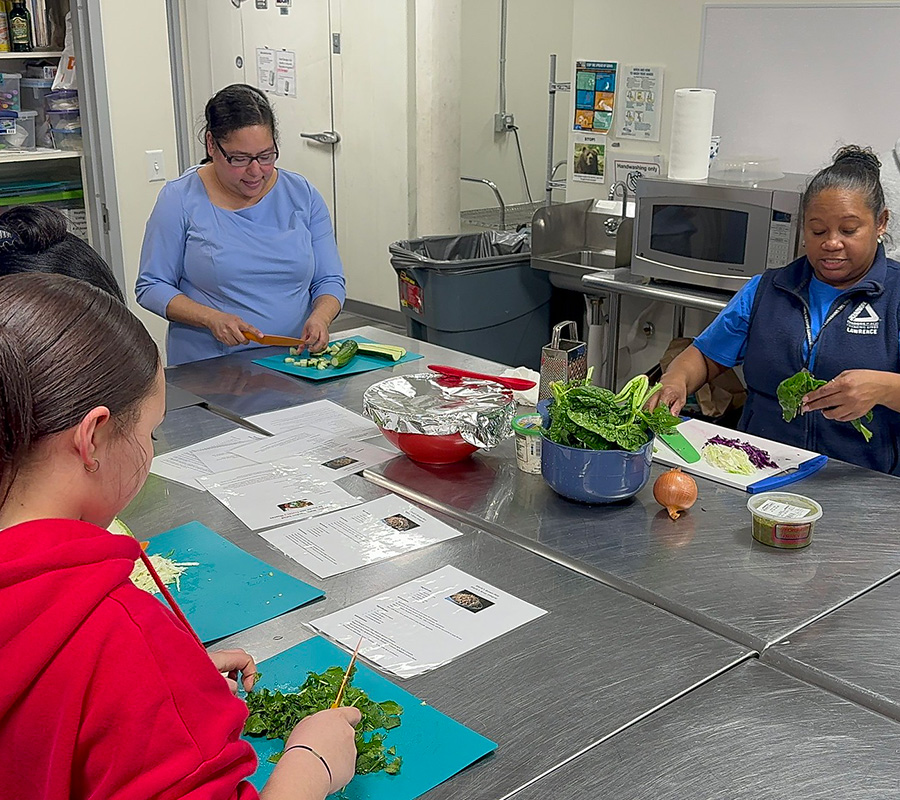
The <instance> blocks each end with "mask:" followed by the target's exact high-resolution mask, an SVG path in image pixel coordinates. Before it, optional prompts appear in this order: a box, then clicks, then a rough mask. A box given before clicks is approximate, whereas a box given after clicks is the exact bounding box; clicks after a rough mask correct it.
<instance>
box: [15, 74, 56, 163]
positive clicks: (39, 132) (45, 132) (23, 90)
mask: <svg viewBox="0 0 900 800" xmlns="http://www.w3.org/2000/svg"><path fill="white" fill-rule="evenodd" d="M52 88H53V81H52V80H40V79H38V78H22V84H21V87H20V95H21V99H22V110H23V111H36V112H37V117H36V118H35V121H34V129H35V137H36V139H37V146H38V147H53V137H52V136H51V135H50V123H49V121H48V120H47V108H46V106H45V104H44V98H45V97H46V96H47V95H48V94H49V93H50V90H51V89H52Z"/></svg>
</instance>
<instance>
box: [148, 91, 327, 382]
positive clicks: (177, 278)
mask: <svg viewBox="0 0 900 800" xmlns="http://www.w3.org/2000/svg"><path fill="white" fill-rule="evenodd" d="M204 139H205V142H206V153H207V158H206V159H204V163H203V164H202V165H201V166H199V167H193V168H191V169H189V170H188V171H187V172H185V174H184V175H182V176H181V177H180V178H178V179H177V180H174V181H170V182H169V183H167V184H166V185H165V186H164V187H163V189H162V191H161V192H160V193H159V197H158V198H157V201H156V206H155V207H154V209H153V213H152V214H151V215H150V219H149V220H148V222H147V228H146V231H145V233H144V244H143V248H142V249H141V265H140V273H139V275H138V279H137V285H136V287H135V291H136V294H137V300H138V302H139V303H140V304H141V305H142V306H143V307H144V308H146V309H147V310H149V311H152V312H154V313H155V314H159V316H161V317H164V318H166V319H168V320H169V333H168V337H167V352H168V363H169V364H170V365H173V364H182V363H184V362H186V361H197V360H199V359H202V358H211V357H213V356H219V355H223V354H225V353H227V352H229V351H231V349H232V348H235V347H238V346H241V345H247V344H248V338H247V336H246V334H248V333H249V334H253V335H256V336H258V335H261V334H277V335H283V336H296V337H300V338H303V339H305V340H306V341H307V343H308V345H309V347H310V349H311V350H313V351H316V350H319V349H322V348H324V347H325V345H327V343H328V326H329V325H330V324H331V322H332V321H333V320H334V318H335V317H336V316H337V315H338V313H339V312H340V310H341V306H342V305H343V302H344V298H345V290H344V275H343V269H342V267H341V260H340V257H339V256H338V252H337V245H336V243H335V240H334V231H333V228H332V225H331V218H330V216H329V214H328V208H327V207H326V205H325V201H324V200H323V199H322V196H321V195H320V194H319V193H318V192H317V191H316V189H315V188H314V187H313V186H311V185H310V183H309V182H308V181H307V180H306V178H304V177H303V176H301V175H297V174H296V173H293V172H288V171H286V170H282V169H275V161H276V159H277V158H278V144H277V135H276V128H275V117H274V114H273V112H272V108H271V106H270V105H269V101H268V100H267V99H266V97H265V95H264V94H263V93H262V92H260V91H259V90H258V89H255V88H253V87H251V86H247V85H244V84H235V85H233V86H228V87H226V88H225V89H222V90H221V91H220V92H218V93H217V94H216V95H215V96H214V97H213V98H212V99H211V100H210V101H209V102H208V103H207V104H206V129H205V131H204Z"/></svg>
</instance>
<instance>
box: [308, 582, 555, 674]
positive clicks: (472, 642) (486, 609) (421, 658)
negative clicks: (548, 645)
mask: <svg viewBox="0 0 900 800" xmlns="http://www.w3.org/2000/svg"><path fill="white" fill-rule="evenodd" d="M546 613H547V612H546V611H544V610H543V609H541V608H538V607H537V606H533V605H532V604H531V603H526V602H525V601H524V600H520V599H519V598H517V597H514V596H513V595H511V594H507V593H506V592H504V591H502V590H501V589H498V588H496V587H494V586H491V585H490V584H487V583H484V582H483V581H480V580H478V578H475V577H474V576H472V575H468V574H467V573H465V572H462V571H461V570H458V569H456V567H451V566H446V567H442V568H441V569H439V570H436V571H435V572H431V573H429V574H428V575H424V576H423V577H421V578H418V579H417V580H413V581H409V582H408V583H404V584H403V585H401V586H398V587H396V588H395V589H391V590H390V591H388V592H385V593H384V594H382V595H379V596H377V597H372V598H370V599H369V600H363V601H362V602H361V603H356V604H355V605H352V606H349V607H347V608H344V609H342V610H340V611H336V612H334V613H333V614H328V615H326V616H324V617H320V618H319V619H316V620H313V621H312V622H311V623H310V626H311V627H312V628H314V629H315V630H316V631H318V632H320V633H322V634H324V635H325V636H327V637H329V638H330V639H333V640H334V641H336V642H340V643H341V644H343V645H344V647H346V648H348V649H350V650H353V648H354V647H356V644H357V642H358V641H359V638H360V637H363V644H362V647H361V648H360V651H359V652H360V655H361V656H363V657H364V658H366V659H368V660H369V661H371V662H372V663H374V664H377V665H378V666H379V667H381V668H382V669H384V670H386V671H387V672H391V673H393V674H394V675H398V676H399V677H401V678H411V677H412V676H414V675H421V674H422V673H423V672H428V671H429V670H432V669H436V668H437V667H440V666H442V665H443V664H447V663H448V662H450V661H452V660H453V659H454V658H457V657H458V656H461V655H462V654H463V653H467V652H468V651H469V650H474V649H475V648H476V647H479V646H481V645H483V644H484V643H485V642H489V641H491V639H496V638H497V637H498V636H502V635H503V634H504V633H508V632H509V631H511V630H514V629H515V628H518V627H519V626H521V625H524V624H525V623H526V622H531V621H532V620H535V619H537V618H538V617H541V616H543V615H544V614H546Z"/></svg>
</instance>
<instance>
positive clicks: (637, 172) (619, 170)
mask: <svg viewBox="0 0 900 800" xmlns="http://www.w3.org/2000/svg"><path fill="white" fill-rule="evenodd" d="M661 160H662V159H661V158H660V157H659V156H644V157H642V158H634V159H630V158H629V159H623V158H621V157H618V158H615V159H613V174H614V175H615V180H616V182H618V181H624V183H625V185H626V186H627V187H628V191H629V192H632V193H633V192H634V190H635V188H636V185H637V181H638V179H639V178H658V177H659V176H660V175H661V174H662V166H661V164H660V161H661Z"/></svg>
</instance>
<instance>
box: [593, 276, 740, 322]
mask: <svg viewBox="0 0 900 800" xmlns="http://www.w3.org/2000/svg"><path fill="white" fill-rule="evenodd" d="M608 272H609V273H611V272H612V270H610V271H608ZM581 284H582V287H583V288H584V290H585V292H587V293H588V294H596V293H597V292H602V293H604V294H609V293H610V292H612V293H614V294H627V295H631V296H632V297H644V298H649V299H651V300H662V301H664V302H666V303H673V304H674V305H678V306H684V307H685V308H699V309H701V310H703V311H712V312H713V313H718V312H719V311H721V310H722V309H723V308H725V306H726V305H728V301H729V300H730V299H731V297H730V296H728V295H726V294H725V293H718V292H711V291H703V290H700V289H692V288H689V287H684V288H679V287H677V286H661V285H659V284H655V283H635V282H630V281H623V280H621V279H620V278H619V277H618V276H616V275H614V274H608V273H604V272H594V273H591V274H590V275H585V276H584V277H582V279H581Z"/></svg>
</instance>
